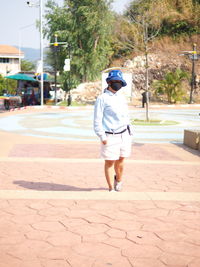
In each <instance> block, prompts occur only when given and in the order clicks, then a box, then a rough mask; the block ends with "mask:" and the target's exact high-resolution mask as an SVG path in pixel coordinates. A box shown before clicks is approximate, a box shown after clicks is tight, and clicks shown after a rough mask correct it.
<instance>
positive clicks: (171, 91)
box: [153, 69, 189, 103]
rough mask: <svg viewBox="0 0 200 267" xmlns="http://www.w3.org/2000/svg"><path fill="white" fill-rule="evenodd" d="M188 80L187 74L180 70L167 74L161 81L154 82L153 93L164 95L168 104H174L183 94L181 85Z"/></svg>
mask: <svg viewBox="0 0 200 267" xmlns="http://www.w3.org/2000/svg"><path fill="white" fill-rule="evenodd" d="M188 78H189V77H188V73H187V72H185V71H183V70H181V69H176V71H170V72H167V74H166V75H165V78H164V79H163V80H160V81H156V82H154V84H153V87H154V88H155V93H156V94H166V95H167V100H168V102H169V103H176V102H177V101H180V100H181V99H182V98H183V96H184V94H185V92H184V90H183V87H182V83H183V81H184V80H186V79H188Z"/></svg>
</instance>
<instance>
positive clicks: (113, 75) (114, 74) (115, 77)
mask: <svg viewBox="0 0 200 267" xmlns="http://www.w3.org/2000/svg"><path fill="white" fill-rule="evenodd" d="M110 81H121V82H122V86H123V87H124V86H126V85H127V83H126V81H125V80H124V79H123V76H122V72H121V70H111V71H110V72H109V74H108V78H106V82H107V83H109V82H110Z"/></svg>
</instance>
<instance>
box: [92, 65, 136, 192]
mask: <svg viewBox="0 0 200 267" xmlns="http://www.w3.org/2000/svg"><path fill="white" fill-rule="evenodd" d="M106 82H107V84H108V87H107V88H106V90H104V93H103V94H101V95H100V96H99V97H98V98H97V100H96V103H95V109H94V131H95V133H96V134H97V136H98V137H99V138H100V140H101V155H102V157H103V158H104V159H105V165H104V171H105V177H106V181H107V184H108V188H109V191H110V192H113V191H121V190H122V174H123V169H124V159H125V158H126V157H128V156H130V154H131V143H132V142H131V141H132V140H131V139H132V138H131V134H132V131H131V126H130V120H129V114H128V106H127V103H126V99H125V97H124V96H123V95H122V94H121V92H120V90H121V88H122V87H124V86H126V81H125V80H124V79H123V76H122V72H121V71H120V70H112V71H111V72H109V75H108V77H107V79H106ZM113 179H114V183H113Z"/></svg>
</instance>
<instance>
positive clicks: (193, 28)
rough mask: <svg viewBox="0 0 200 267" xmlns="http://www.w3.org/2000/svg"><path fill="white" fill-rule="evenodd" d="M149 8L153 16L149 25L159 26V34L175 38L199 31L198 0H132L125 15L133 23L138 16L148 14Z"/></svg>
mask: <svg viewBox="0 0 200 267" xmlns="http://www.w3.org/2000/svg"><path fill="white" fill-rule="evenodd" d="M150 10H154V16H152V17H151V18H150V20H151V25H152V27H153V28H158V27H160V30H159V35H160V36H163V35H168V36H172V37H174V38H175V37H178V36H181V35H192V34H199V33H200V19H199V13H200V1H199V0H176V1H174V0H158V1H157V0H134V1H132V2H131V3H130V5H129V7H128V9H127V11H126V16H128V17H129V18H131V20H132V21H133V23H134V21H136V20H137V18H138V17H141V16H143V17H145V16H146V14H149V11H150ZM163 11H164V12H163ZM150 30H151V29H150Z"/></svg>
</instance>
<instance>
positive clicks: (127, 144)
mask: <svg viewBox="0 0 200 267" xmlns="http://www.w3.org/2000/svg"><path fill="white" fill-rule="evenodd" d="M131 145H132V137H131V135H130V134H129V133H128V131H126V132H124V133H122V134H107V144H106V145H104V144H101V156H102V157H103V158H104V159H105V160H118V159H119V158H120V157H124V158H126V157H129V156H130V154H131Z"/></svg>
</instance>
